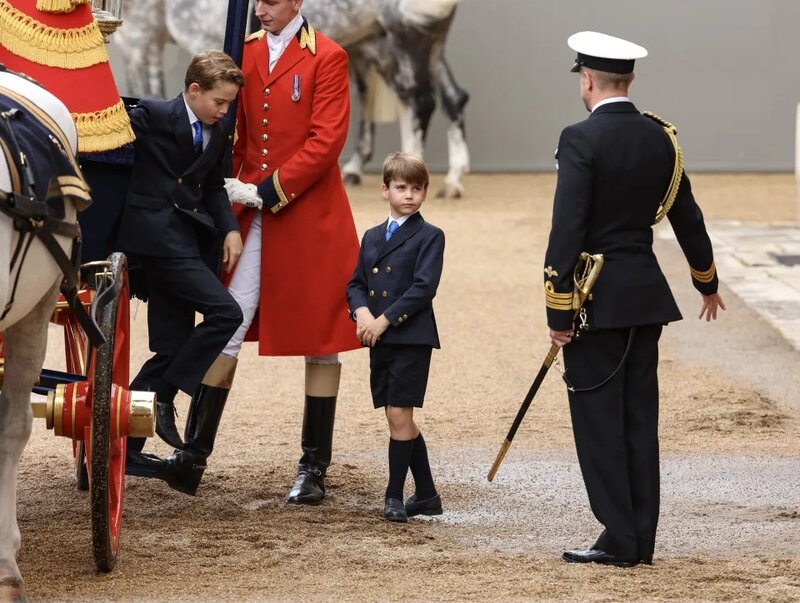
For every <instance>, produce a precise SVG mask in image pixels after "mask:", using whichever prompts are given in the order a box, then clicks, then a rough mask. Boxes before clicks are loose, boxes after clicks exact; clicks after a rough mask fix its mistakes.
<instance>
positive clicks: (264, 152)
mask: <svg viewBox="0 0 800 603" xmlns="http://www.w3.org/2000/svg"><path fill="white" fill-rule="evenodd" d="M267 153H269V151H267V149H261V156H262V157H266V156H267Z"/></svg>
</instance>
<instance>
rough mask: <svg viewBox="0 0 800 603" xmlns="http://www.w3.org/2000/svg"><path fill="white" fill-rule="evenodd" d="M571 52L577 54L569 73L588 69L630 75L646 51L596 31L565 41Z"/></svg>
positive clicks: (631, 43) (574, 35) (579, 33)
mask: <svg viewBox="0 0 800 603" xmlns="http://www.w3.org/2000/svg"><path fill="white" fill-rule="evenodd" d="M567 44H568V45H569V47H570V48H572V50H574V51H576V52H577V53H578V57H577V58H576V59H575V64H574V65H573V66H572V69H571V70H570V71H573V72H574V71H580V69H581V67H588V68H590V69H596V70H598V71H606V72H609V73H622V74H624V73H631V72H632V71H633V63H634V61H635V60H636V59H642V58H644V57H646V56H647V49H646V48H643V47H642V46H639V45H638V44H634V43H633V42H628V41H627V40H623V39H622V38H615V37H614V36H609V35H606V34H603V33H598V32H596V31H581V32H578V33H576V34H573V35H571V36H570V37H569V39H568V40H567Z"/></svg>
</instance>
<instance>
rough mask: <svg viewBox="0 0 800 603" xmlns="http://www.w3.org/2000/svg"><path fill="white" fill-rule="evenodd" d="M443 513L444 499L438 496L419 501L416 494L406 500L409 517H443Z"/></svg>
mask: <svg viewBox="0 0 800 603" xmlns="http://www.w3.org/2000/svg"><path fill="white" fill-rule="evenodd" d="M442 513H443V510H442V497H441V496H439V495H438V494H437V495H436V496H432V497H430V498H426V499H425V500H417V493H416V492H415V493H414V494H412V495H411V496H409V497H408V498H407V499H406V514H407V515H408V516H409V517H414V515H441V514H442Z"/></svg>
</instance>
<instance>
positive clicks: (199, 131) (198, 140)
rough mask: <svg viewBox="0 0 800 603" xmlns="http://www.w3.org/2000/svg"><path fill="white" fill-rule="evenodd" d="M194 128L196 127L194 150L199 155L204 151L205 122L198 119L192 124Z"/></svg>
mask: <svg viewBox="0 0 800 603" xmlns="http://www.w3.org/2000/svg"><path fill="white" fill-rule="evenodd" d="M192 128H193V129H194V139H193V141H192V142H193V143H194V152H195V153H197V154H198V155H199V154H200V153H202V152H203V124H202V123H201V122H200V120H197V121H196V122H194V123H193V124H192Z"/></svg>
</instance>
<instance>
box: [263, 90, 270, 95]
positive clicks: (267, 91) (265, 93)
mask: <svg viewBox="0 0 800 603" xmlns="http://www.w3.org/2000/svg"><path fill="white" fill-rule="evenodd" d="M264 96H269V88H264Z"/></svg>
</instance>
